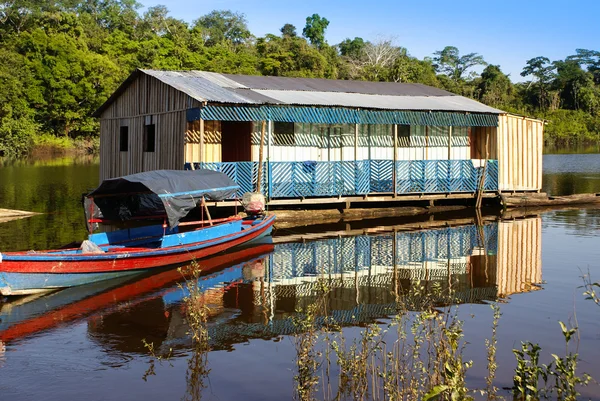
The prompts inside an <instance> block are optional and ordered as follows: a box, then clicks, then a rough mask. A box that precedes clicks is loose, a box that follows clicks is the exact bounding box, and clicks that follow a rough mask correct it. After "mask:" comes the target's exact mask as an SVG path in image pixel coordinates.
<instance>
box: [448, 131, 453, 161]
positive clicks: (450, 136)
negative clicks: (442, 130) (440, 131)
mask: <svg viewBox="0 0 600 401" xmlns="http://www.w3.org/2000/svg"><path fill="white" fill-rule="evenodd" d="M451 159H452V126H450V127H449V128H448V160H451Z"/></svg>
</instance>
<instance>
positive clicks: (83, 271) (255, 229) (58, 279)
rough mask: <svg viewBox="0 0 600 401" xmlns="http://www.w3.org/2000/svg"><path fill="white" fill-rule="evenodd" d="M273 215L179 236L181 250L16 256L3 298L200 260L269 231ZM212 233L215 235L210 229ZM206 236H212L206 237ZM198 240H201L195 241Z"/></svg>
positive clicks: (1, 276) (6, 273)
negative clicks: (238, 224) (251, 221)
mask: <svg viewBox="0 0 600 401" xmlns="http://www.w3.org/2000/svg"><path fill="white" fill-rule="evenodd" d="M274 219H275V218H274V216H268V217H266V218H264V219H261V220H260V221H257V222H256V223H255V224H248V225H247V227H244V226H243V224H242V223H241V222H240V227H242V228H241V229H239V228H238V227H237V226H236V225H235V224H232V225H223V226H220V227H217V226H215V227H211V228H209V229H208V230H207V231H205V232H201V233H200V232H199V233H198V234H195V233H193V232H192V233H186V234H180V235H179V237H178V240H179V241H180V242H184V241H189V243H182V244H181V245H178V246H169V247H166V248H156V249H145V250H144V249H141V248H132V249H129V248H122V249H120V250H119V252H106V253H101V254H68V253H66V254H63V253H55V254H50V253H43V252H40V253H14V254H4V255H3V257H2V259H1V260H0V294H2V295H4V296H9V295H26V294H34V293H39V292H44V291H52V290H55V289H59V288H65V287H72V286H76V285H82V284H87V283H92V282H97V281H101V280H108V279H111V278H115V277H119V276H121V275H124V274H136V273H140V272H143V271H147V270H149V269H152V268H157V267H164V266H169V265H176V264H182V263H185V262H189V261H192V260H199V259H202V258H205V257H208V256H211V255H214V254H216V253H219V252H222V251H225V250H227V249H230V248H232V247H235V246H239V245H242V244H245V243H248V242H250V241H254V240H256V239H258V238H261V237H264V236H266V235H269V234H270V233H271V230H272V227H273V222H274ZM209 230H212V231H209ZM207 233H210V234H211V235H212V236H213V238H210V239H204V238H202V236H204V237H206V235H207ZM195 239H203V240H201V241H198V242H192V241H194V240H195Z"/></svg>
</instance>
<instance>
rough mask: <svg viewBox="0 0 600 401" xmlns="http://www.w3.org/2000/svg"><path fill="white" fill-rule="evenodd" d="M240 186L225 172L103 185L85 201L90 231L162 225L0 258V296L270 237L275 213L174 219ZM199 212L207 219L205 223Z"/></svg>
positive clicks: (151, 176) (147, 176)
mask: <svg viewBox="0 0 600 401" xmlns="http://www.w3.org/2000/svg"><path fill="white" fill-rule="evenodd" d="M238 189H239V187H238V186H237V184H235V182H234V181H232V180H231V179H229V178H228V177H227V176H226V175H225V174H222V173H219V172H215V171H209V170H195V171H168V170H158V171H150V172H145V173H139V174H133V175H129V176H125V177H120V178H115V179H110V180H105V181H104V182H103V183H102V184H101V185H100V186H99V187H98V188H97V189H95V190H94V191H92V192H91V193H90V194H88V195H87V196H86V202H85V205H86V206H85V211H86V215H87V217H88V219H87V221H88V225H89V227H90V230H92V229H93V228H94V226H95V225H96V224H98V223H106V222H115V221H121V222H123V221H127V220H133V219H138V220H155V219H161V218H162V219H163V224H155V225H149V226H143V227H134V228H126V229H121V230H116V231H110V232H101V233H96V234H90V235H89V237H88V240H86V241H84V242H83V244H82V247H80V248H73V249H61V250H49V251H37V252H36V251H29V252H11V253H4V254H0V293H1V294H2V295H5V296H8V295H23V294H32V293H37V292H43V291H49V290H54V289H58V288H65V287H72V286H76V285H81V284H87V283H91V282H95V281H100V280H107V279H111V278H114V277H121V276H123V275H126V274H136V273H139V272H140V271H143V270H147V269H151V268H156V267H159V266H167V265H172V264H180V263H184V262H187V261H191V260H195V259H201V258H204V257H207V256H210V255H214V254H215V253H218V252H221V251H224V250H226V249H229V248H231V247H234V246H238V245H241V244H245V243H248V242H249V241H253V240H256V239H258V238H261V237H263V236H265V235H269V234H270V233H271V230H272V227H273V222H274V220H275V216H272V215H270V216H269V215H262V214H257V215H251V216H249V217H246V218H241V217H239V216H233V217H229V218H225V219H211V218H210V214H209V213H208V209H202V211H203V214H202V219H201V220H200V221H194V222H180V220H181V219H182V218H184V217H185V216H187V214H188V213H189V212H190V211H191V210H193V209H194V208H196V207H197V206H200V207H201V208H205V206H204V199H205V198H209V199H211V200H221V199H226V198H229V197H231V196H232V195H233V194H235V193H236V191H237V190H238ZM204 210H206V216H207V217H208V218H206V219H205V218H204Z"/></svg>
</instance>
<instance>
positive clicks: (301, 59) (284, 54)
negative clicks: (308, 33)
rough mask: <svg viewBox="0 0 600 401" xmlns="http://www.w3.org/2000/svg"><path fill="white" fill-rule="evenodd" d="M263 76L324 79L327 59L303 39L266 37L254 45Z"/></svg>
mask: <svg viewBox="0 0 600 401" xmlns="http://www.w3.org/2000/svg"><path fill="white" fill-rule="evenodd" d="M256 49H257V52H258V56H259V70H260V72H261V73H262V74H264V75H276V76H288V77H291V76H293V77H318V78H324V77H325V75H326V72H327V59H326V58H325V56H323V54H321V53H320V52H319V51H318V50H317V49H315V48H314V47H312V46H310V45H309V44H308V42H306V40H305V39H304V38H299V37H289V36H285V37H283V38H281V37H279V36H276V35H266V36H265V37H264V38H259V39H258V40H257V43H256Z"/></svg>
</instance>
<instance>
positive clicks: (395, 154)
mask: <svg viewBox="0 0 600 401" xmlns="http://www.w3.org/2000/svg"><path fill="white" fill-rule="evenodd" d="M393 159H394V166H393V168H392V188H393V191H394V198H395V197H396V194H397V193H398V188H397V185H396V181H397V179H396V168H397V167H398V124H394V157H393Z"/></svg>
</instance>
